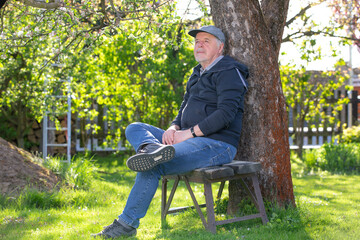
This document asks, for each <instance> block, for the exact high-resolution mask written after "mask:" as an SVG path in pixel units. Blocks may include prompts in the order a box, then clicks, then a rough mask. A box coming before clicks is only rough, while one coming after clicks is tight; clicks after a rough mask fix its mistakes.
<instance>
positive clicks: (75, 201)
mask: <svg viewBox="0 0 360 240" xmlns="http://www.w3.org/2000/svg"><path fill="white" fill-rule="evenodd" d="M94 161H95V162H96V164H97V165H98V167H99V173H100V175H101V179H95V180H94V181H93V183H92V185H91V187H90V188H89V189H87V190H72V189H62V190H61V191H60V192H58V191H54V192H53V193H38V192H34V191H29V192H27V193H24V194H23V195H21V197H19V198H14V199H7V198H5V197H4V196H1V197H0V204H1V212H0V239H46V240H48V239H92V238H91V237H90V234H91V233H96V232H99V231H100V230H101V229H102V227H103V226H106V225H108V224H110V223H111V222H112V221H113V219H114V218H116V217H117V216H118V215H119V214H120V212H121V210H122V209H123V207H124V205H125V202H126V198H127V195H128V194H129V191H130V189H131V186H132V184H133V182H134V178H135V173H134V172H132V171H130V170H128V169H127V168H126V167H125V166H124V165H123V157H121V156H108V157H95V158H94ZM292 167H293V183H294V193H295V198H296V204H297V208H296V209H287V210H283V209H277V208H276V207H271V205H270V204H267V213H268V218H269V220H270V222H269V223H268V224H267V225H265V226H264V225H262V224H261V220H260V219H255V220H250V221H246V222H241V223H233V224H228V225H225V226H221V227H218V228H217V232H218V233H217V234H215V235H213V234H211V233H208V232H206V231H205V230H204V228H203V226H202V223H201V220H200V219H199V218H198V216H197V214H196V212H195V211H188V212H186V213H181V214H178V215H173V216H168V217H167V225H166V226H163V227H162V226H161V221H160V200H161V191H160V185H159V189H158V191H157V193H156V195H155V198H154V199H153V201H152V203H151V206H150V208H149V211H148V213H147V215H146V217H145V218H144V219H142V220H141V225H140V228H139V229H138V234H137V236H136V237H133V238H129V239H188V240H191V239H219V240H220V239H351V240H353V239H358V236H360V217H359V214H360V176H358V175H332V174H330V173H326V172H316V173H311V174H304V173H303V172H302V167H303V166H302V163H301V162H299V161H298V162H293V163H292ZM193 189H194V191H195V192H196V195H197V197H199V198H200V199H201V197H202V193H201V192H202V188H201V186H200V185H196V184H194V185H193ZM179 190H180V191H179ZM224 195H226V194H224ZM190 204H191V198H190V196H189V195H188V193H187V192H186V189H185V186H184V185H180V189H178V192H177V194H176V195H175V199H174V202H173V207H174V206H184V205H190Z"/></svg>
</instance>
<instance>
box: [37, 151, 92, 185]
mask: <svg viewBox="0 0 360 240" xmlns="http://www.w3.org/2000/svg"><path fill="white" fill-rule="evenodd" d="M43 165H44V166H45V167H46V168H48V169H50V170H51V171H52V172H54V173H56V174H58V175H59V176H60V177H61V178H62V179H63V180H64V182H65V184H66V185H68V186H70V187H71V188H73V189H89V188H90V187H91V184H92V182H93V180H94V179H97V178H99V174H98V172H97V170H98V168H97V167H96V166H95V164H94V163H93V161H92V160H91V159H90V160H89V159H88V158H85V157H78V158H75V157H74V158H73V160H72V161H71V163H70V164H69V163H67V162H66V161H64V160H63V159H61V158H60V157H49V158H47V160H46V161H45V162H44V163H43Z"/></svg>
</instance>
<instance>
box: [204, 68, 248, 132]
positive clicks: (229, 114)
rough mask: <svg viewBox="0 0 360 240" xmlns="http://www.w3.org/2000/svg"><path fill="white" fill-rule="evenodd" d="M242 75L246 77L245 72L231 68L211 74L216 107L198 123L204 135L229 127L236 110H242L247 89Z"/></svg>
mask: <svg viewBox="0 0 360 240" xmlns="http://www.w3.org/2000/svg"><path fill="white" fill-rule="evenodd" d="M244 75H245V76H246V77H247V73H246V74H244V73H240V71H238V70H237V69H236V68H233V69H230V70H227V71H222V72H219V73H217V74H214V75H213V76H212V77H213V78H214V79H213V81H215V82H216V94H217V109H216V110H215V111H214V112H213V113H211V114H210V115H209V116H207V117H206V118H205V119H204V120H203V121H201V122H200V123H199V128H200V130H201V131H202V133H203V134H204V135H205V136H207V135H210V134H212V133H215V132H217V131H219V130H221V129H224V128H227V127H229V126H230V124H231V123H232V122H233V121H234V119H235V117H236V114H237V112H238V111H243V110H244V109H243V108H244V95H245V93H246V91H247V86H246V85H247V83H246V81H245V77H244Z"/></svg>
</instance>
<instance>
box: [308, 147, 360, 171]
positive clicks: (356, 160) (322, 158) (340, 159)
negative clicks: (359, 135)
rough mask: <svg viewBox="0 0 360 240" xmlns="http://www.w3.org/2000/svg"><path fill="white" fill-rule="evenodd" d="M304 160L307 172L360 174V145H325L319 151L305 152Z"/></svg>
mask: <svg viewBox="0 0 360 240" xmlns="http://www.w3.org/2000/svg"><path fill="white" fill-rule="evenodd" d="M303 160H304V162H305V164H306V167H307V170H308V171H310V170H318V169H320V170H326V171H329V172H332V173H351V174H358V173H360V144H359V143H341V144H338V145H335V144H324V145H323V146H322V147H321V148H319V149H311V150H305V152H304V156H303Z"/></svg>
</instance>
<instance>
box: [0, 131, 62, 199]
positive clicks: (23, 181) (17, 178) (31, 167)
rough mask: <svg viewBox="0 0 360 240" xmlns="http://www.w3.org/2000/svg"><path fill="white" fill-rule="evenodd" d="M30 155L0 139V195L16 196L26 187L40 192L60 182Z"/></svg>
mask: <svg viewBox="0 0 360 240" xmlns="http://www.w3.org/2000/svg"><path fill="white" fill-rule="evenodd" d="M36 159H37V158H36V157H35V156H34V155H32V154H31V153H29V152H27V151H25V150H23V149H21V148H18V147H16V146H14V145H13V144H11V143H9V142H7V141H5V140H4V139H2V138H0V193H1V194H6V195H16V194H18V193H19V192H21V191H22V190H23V189H24V188H26V187H31V188H36V189H38V190H41V191H48V190H51V189H53V188H54V187H55V186H56V185H57V184H58V182H59V181H60V179H59V177H57V176H56V175H55V174H54V173H52V172H51V171H50V170H48V169H46V168H44V167H42V166H41V165H39V164H38V163H37V161H36Z"/></svg>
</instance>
